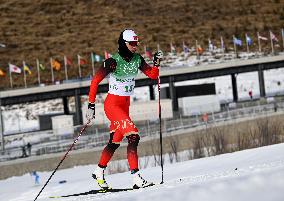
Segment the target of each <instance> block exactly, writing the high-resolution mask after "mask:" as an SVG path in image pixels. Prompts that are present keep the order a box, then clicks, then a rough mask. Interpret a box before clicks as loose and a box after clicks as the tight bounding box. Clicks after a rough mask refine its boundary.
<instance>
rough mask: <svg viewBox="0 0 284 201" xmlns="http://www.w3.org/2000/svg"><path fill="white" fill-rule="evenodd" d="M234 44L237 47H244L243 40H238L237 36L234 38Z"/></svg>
mask: <svg viewBox="0 0 284 201" xmlns="http://www.w3.org/2000/svg"><path fill="white" fill-rule="evenodd" d="M233 42H234V44H235V45H238V46H242V40H241V39H238V38H236V37H235V36H234V37H233Z"/></svg>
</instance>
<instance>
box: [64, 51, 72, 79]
mask: <svg viewBox="0 0 284 201" xmlns="http://www.w3.org/2000/svg"><path fill="white" fill-rule="evenodd" d="M68 65H69V66H71V65H72V60H71V59H70V58H68V57H67V56H65V55H64V71H65V79H66V80H68V69H67V67H68Z"/></svg>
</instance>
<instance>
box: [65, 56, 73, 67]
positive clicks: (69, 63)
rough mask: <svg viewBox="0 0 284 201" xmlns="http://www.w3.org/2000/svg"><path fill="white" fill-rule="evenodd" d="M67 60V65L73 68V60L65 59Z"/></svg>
mask: <svg viewBox="0 0 284 201" xmlns="http://www.w3.org/2000/svg"><path fill="white" fill-rule="evenodd" d="M65 58H66V59H65V64H66V65H68V66H71V65H72V64H73V62H72V59H71V58H69V57H65Z"/></svg>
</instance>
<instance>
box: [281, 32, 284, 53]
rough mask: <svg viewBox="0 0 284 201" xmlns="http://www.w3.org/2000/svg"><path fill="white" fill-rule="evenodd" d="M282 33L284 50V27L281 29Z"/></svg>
mask: <svg viewBox="0 0 284 201" xmlns="http://www.w3.org/2000/svg"><path fill="white" fill-rule="evenodd" d="M281 35H282V43H283V44H282V45H283V51H284V29H281Z"/></svg>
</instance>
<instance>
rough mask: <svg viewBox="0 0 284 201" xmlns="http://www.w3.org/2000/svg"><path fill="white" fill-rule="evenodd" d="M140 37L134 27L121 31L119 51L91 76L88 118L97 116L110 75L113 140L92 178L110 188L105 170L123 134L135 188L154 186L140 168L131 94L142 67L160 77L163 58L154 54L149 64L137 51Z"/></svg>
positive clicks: (107, 110)
mask: <svg viewBox="0 0 284 201" xmlns="http://www.w3.org/2000/svg"><path fill="white" fill-rule="evenodd" d="M138 44H139V42H138V36H137V35H136V34H135V32H134V31H133V30H130V29H126V30H124V31H123V32H121V34H120V36H119V39H118V52H117V53H116V54H114V55H113V56H111V58H108V59H106V60H105V61H104V62H103V65H102V67H101V68H100V69H99V70H98V71H97V73H96V74H95V75H94V77H93V79H92V83H91V86H90V92H89V104H88V111H87V120H91V119H92V118H94V117H95V100H96V94H97V89H98V85H99V83H100V82H101V81H102V80H103V79H104V78H105V77H106V76H107V75H108V74H110V77H109V91H108V95H107V97H106V99H105V102H104V110H105V114H106V116H107V118H108V119H109V120H110V122H111V125H110V139H109V142H108V144H107V145H106V147H105V148H104V150H103V151H102V154H101V158H100V161H99V163H98V166H97V168H96V170H95V171H94V173H93V174H92V176H93V178H94V179H96V180H97V182H98V185H99V186H100V187H101V188H104V189H108V188H109V185H108V184H107V182H106V180H105V175H104V173H105V169H106V167H107V164H108V162H109V161H110V159H111V157H112V156H113V154H114V152H115V150H116V149H117V148H118V147H119V145H120V142H121V141H122V139H123V138H124V137H126V138H127V140H128V146H127V158H128V163H129V167H130V171H131V174H132V175H133V188H142V187H146V186H149V185H152V183H151V182H148V181H146V180H145V179H143V178H142V177H141V174H140V172H139V168H138V155H137V146H138V143H139V140H140V137H139V132H138V129H137V127H136V126H135V124H134V123H133V122H132V120H131V118H130V117H129V106H130V96H131V95H132V94H133V93H134V87H135V77H136V76H137V74H138V70H141V71H142V72H143V73H144V74H145V75H146V76H148V77H149V78H151V79H157V78H158V75H159V68H158V67H159V66H160V60H162V58H163V53H162V51H158V52H156V53H155V54H154V60H153V62H154V66H150V65H148V64H147V63H146V62H145V60H144V58H143V57H142V56H141V55H140V54H138V53H136V50H137V46H138Z"/></svg>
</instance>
